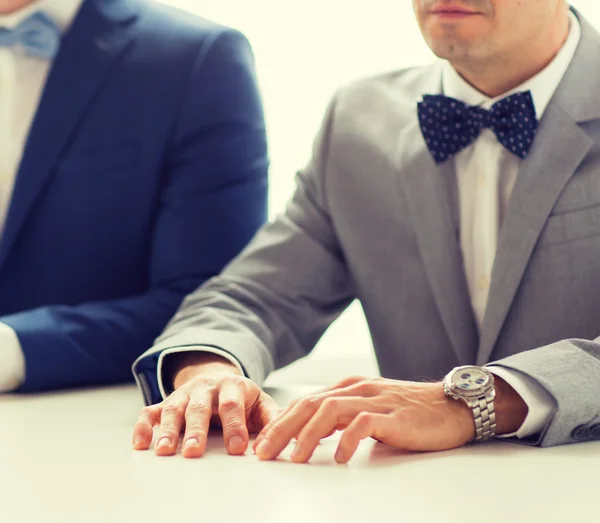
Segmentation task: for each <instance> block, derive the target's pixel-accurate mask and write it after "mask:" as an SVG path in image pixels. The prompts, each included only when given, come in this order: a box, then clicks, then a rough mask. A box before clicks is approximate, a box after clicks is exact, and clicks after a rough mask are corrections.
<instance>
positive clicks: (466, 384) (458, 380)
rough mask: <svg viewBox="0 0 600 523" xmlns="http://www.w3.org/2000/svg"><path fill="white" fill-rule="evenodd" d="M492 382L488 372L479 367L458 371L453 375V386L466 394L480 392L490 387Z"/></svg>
mask: <svg viewBox="0 0 600 523" xmlns="http://www.w3.org/2000/svg"><path fill="white" fill-rule="evenodd" d="M490 381H491V378H490V375H489V373H488V372H486V371H484V370H482V369H480V368H479V367H465V368H462V369H457V370H456V372H455V373H454V374H453V375H452V385H453V387H455V388H456V389H458V390H461V391H464V392H472V391H479V390H482V389H485V388H486V387H487V386H489V384H490Z"/></svg>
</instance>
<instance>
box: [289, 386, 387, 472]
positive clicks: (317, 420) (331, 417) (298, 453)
mask: <svg viewBox="0 0 600 523" xmlns="http://www.w3.org/2000/svg"><path fill="white" fill-rule="evenodd" d="M385 410H386V409H385V408H384V407H381V406H379V405H378V404H377V402H374V401H372V400H370V399H367V398H360V397H358V398H356V397H349V398H348V397H342V398H335V397H333V398H327V399H326V400H325V401H323V403H322V404H321V406H320V407H319V409H318V410H317V412H316V413H315V415H314V416H313V417H312V418H311V419H310V421H309V422H308V423H307V424H306V426H305V427H304V428H303V429H302V431H301V432H300V435H299V436H298V442H297V443H296V447H295V448H294V451H293V452H292V461H294V462H295V463H305V462H307V461H308V460H309V459H310V457H311V456H312V455H313V452H314V451H315V449H316V447H317V445H318V444H319V442H320V441H321V439H323V438H326V437H327V436H329V435H330V434H331V433H332V432H333V431H335V429H336V427H338V426H340V425H346V424H349V423H351V422H352V420H353V419H354V418H355V417H356V416H357V415H359V414H360V413H361V412H385Z"/></svg>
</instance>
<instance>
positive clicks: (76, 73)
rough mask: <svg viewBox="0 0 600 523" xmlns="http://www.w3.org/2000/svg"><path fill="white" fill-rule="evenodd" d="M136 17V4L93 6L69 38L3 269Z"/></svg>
mask: <svg viewBox="0 0 600 523" xmlns="http://www.w3.org/2000/svg"><path fill="white" fill-rule="evenodd" d="M135 14H136V8H135V4H134V3H133V2H132V1H131V0H111V1H103V0H87V1H86V2H84V3H83V5H82V7H81V10H80V12H79V14H78V16H77V18H76V20H75V21H74V23H73V26H72V28H71V30H70V31H69V32H68V33H67V34H66V35H65V36H64V38H63V41H62V44H61V49H60V51H59V53H58V55H57V56H56V59H55V61H54V64H53V66H52V69H51V71H50V73H49V75H48V79H47V82H46V86H45V88H44V91H43V95H42V99H41V101H40V105H39V107H38V110H37V113H36V116H35V118H34V121H33V123H32V127H31V131H30V133H29V137H28V140H27V143H26V146H25V150H24V154H23V160H22V161H21V165H20V167H19V170H18V173H17V178H16V181H15V187H14V192H13V196H12V199H11V204H10V207H9V211H8V214H7V217H6V228H5V231H4V234H3V238H2V242H0V268H1V267H2V265H3V264H4V262H5V261H6V258H7V255H8V253H9V251H10V249H11V248H12V246H13V245H14V243H15V241H16V239H17V238H18V236H19V233H20V232H21V230H22V228H23V226H24V224H25V222H26V219H27V217H28V215H29V213H30V212H31V210H32V207H33V206H34V204H35V202H36V200H37V198H38V197H39V196H40V195H41V193H42V191H43V188H44V185H45V184H46V183H48V182H49V180H50V177H51V174H52V172H53V168H54V167H55V165H56V163H57V161H58V160H59V159H60V158H61V156H62V155H63V154H64V152H65V150H66V149H67V148H68V146H69V144H70V142H71V140H72V139H73V136H74V134H75V133H76V131H77V128H78V126H79V124H80V123H81V121H82V120H83V119H84V117H85V113H86V110H87V108H88V107H89V105H90V103H92V101H93V98H94V95H95V94H96V93H97V91H98V89H99V88H100V87H101V85H102V81H103V79H104V78H105V77H106V75H107V73H108V72H109V71H110V68H111V66H112V65H113V64H114V62H115V60H116V59H117V58H118V57H119V55H120V53H121V52H122V51H123V49H124V48H125V46H126V44H127V43H128V42H129V40H130V30H129V29H130V27H131V21H132V20H133V19H134V18H135Z"/></svg>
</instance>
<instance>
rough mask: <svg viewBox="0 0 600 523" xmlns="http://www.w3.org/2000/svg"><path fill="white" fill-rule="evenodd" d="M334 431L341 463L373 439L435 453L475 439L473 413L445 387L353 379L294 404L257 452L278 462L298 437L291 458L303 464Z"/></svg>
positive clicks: (261, 440)
mask: <svg viewBox="0 0 600 523" xmlns="http://www.w3.org/2000/svg"><path fill="white" fill-rule="evenodd" d="M335 430H344V433H343V435H342V437H341V439H340V442H339V445H338V448H337V452H336V455H335V459H336V461H338V462H339V463H346V462H347V461H348V460H350V458H351V457H352V455H353V454H354V452H355V451H356V449H357V447H358V444H359V443H360V441H361V440H363V439H365V438H368V437H372V438H374V439H377V440H379V441H381V442H383V443H387V444H388V445H391V446H393V447H397V448H401V449H406V450H414V451H435V450H446V449H451V448H455V447H460V446H462V445H464V444H465V443H467V442H468V441H470V440H471V439H473V437H474V435H475V426H474V423H473V414H472V412H471V410H470V409H469V408H468V407H467V406H466V405H465V404H464V403H463V402H462V401H456V400H453V399H450V398H448V397H447V396H446V395H445V394H444V391H443V386H442V384H441V383H413V382H405V381H396V380H389V379H383V378H377V379H367V378H359V377H353V378H347V379H345V380H343V381H342V382H340V383H338V384H337V385H335V386H334V387H332V388H330V389H326V390H324V391H321V392H318V393H316V394H313V395H311V396H308V397H306V398H304V399H301V400H297V401H295V402H293V403H292V404H291V405H290V406H289V407H288V408H287V409H286V410H285V411H283V412H282V413H281V414H280V415H279V416H278V417H277V418H276V419H274V420H273V421H271V422H270V423H269V424H268V425H267V426H266V427H265V428H264V429H263V430H262V431H261V433H260V434H259V436H258V438H257V439H256V441H255V442H254V450H255V452H256V454H257V455H258V457H259V458H260V459H263V460H269V459H274V458H276V457H277V456H278V455H279V454H280V453H281V451H282V450H283V449H284V448H285V447H286V446H287V445H288V443H289V442H290V441H291V440H292V438H294V437H297V442H296V446H295V448H294V451H293V453H292V460H293V461H294V462H296V463H304V462H307V461H308V460H309V459H310V457H311V456H312V454H313V452H314V450H315V448H316V446H317V445H318V444H319V441H320V440H321V439H322V438H324V437H326V436H328V435H330V434H331V433H332V432H334V431H335Z"/></svg>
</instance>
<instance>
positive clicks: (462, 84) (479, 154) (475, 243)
mask: <svg viewBox="0 0 600 523" xmlns="http://www.w3.org/2000/svg"><path fill="white" fill-rule="evenodd" d="M570 22H571V23H570V31H569V36H568V38H567V40H566V42H565V44H564V45H563V47H562V49H561V50H560V51H559V53H558V54H557V55H556V57H555V58H554V59H553V60H552V62H551V63H550V64H549V65H548V66H547V67H546V68H544V69H543V70H542V71H541V72H540V73H538V74H537V75H536V76H534V77H533V78H531V79H529V80H528V81H527V82H525V83H524V84H522V85H520V86H519V87H516V88H515V89H513V90H511V91H509V92H507V93H505V94H503V95H502V96H499V97H497V98H494V99H491V98H488V97H487V96H485V95H484V94H482V93H480V92H479V91H477V90H476V89H475V88H474V87H472V86H470V85H469V84H468V83H467V82H466V81H465V80H464V79H463V78H461V76H460V75H459V74H458V73H457V72H456V70H455V69H454V68H453V67H452V65H450V63H449V62H445V63H444V68H443V73H442V85H443V91H444V94H445V95H446V96H450V97H452V98H456V99H458V100H461V101H463V102H465V103H466V104H468V105H475V106H480V107H483V108H485V109H490V108H491V106H492V105H493V104H494V103H495V102H497V101H498V100H500V99H502V98H505V97H506V96H509V95H511V94H513V93H515V92H519V91H531V94H532V97H533V100H534V104H535V108H536V115H537V118H538V120H539V119H541V118H542V116H543V114H544V111H545V110H546V107H547V106H548V103H549V102H550V99H551V98H552V96H553V95H554V92H555V91H556V88H557V87H558V85H559V84H560V82H561V80H562V78H563V76H564V74H565V72H566V70H567V68H568V67H569V65H570V63H571V60H572V59H573V55H574V54H575V51H576V49H577V46H578V44H579V40H580V38H581V26H580V24H579V20H577V17H576V16H575V15H574V14H573V13H572V12H571V13H570ZM415 110H416V109H415ZM454 161H455V167H456V173H457V182H458V194H459V206H460V242H461V249H462V253H463V258H464V265H465V273H466V276H467V284H468V287H469V294H470V297H471V302H472V305H473V311H474V313H475V319H476V322H477V326H478V328H479V329H481V325H482V323H483V317H484V314H485V309H486V306H487V299H488V293H489V288H490V282H491V276H492V267H493V264H494V259H495V257H496V249H497V246H498V235H499V232H500V228H501V226H502V220H503V218H504V214H505V212H506V209H507V207H508V201H509V199H510V196H511V193H512V189H513V187H514V185H515V181H516V179H517V175H518V172H519V168H520V166H521V162H522V160H520V159H519V158H517V157H516V156H514V155H513V154H512V153H510V152H509V151H507V150H506V149H505V148H504V147H503V146H502V145H501V144H500V143H499V142H498V140H497V138H496V135H495V134H494V133H493V132H492V131H490V130H489V129H484V130H483V131H482V133H481V135H480V136H479V137H478V139H477V140H476V141H475V142H474V143H473V144H471V145H470V146H469V147H467V148H466V149H464V150H462V151H461V152H460V153H459V154H458V155H456V157H455V158H454ZM193 350H197V351H201V352H211V353H216V354H219V355H221V356H223V357H224V358H226V359H228V360H229V361H231V362H232V363H233V364H235V365H236V366H237V367H238V369H240V370H242V367H241V365H240V363H239V362H238V361H237V360H236V359H235V358H234V357H233V356H231V355H230V354H229V353H227V352H225V351H222V350H218V349H215V348H213V347H204V346H197V347H175V348H173V349H170V350H167V351H164V352H163V353H162V354H161V355H160V357H159V360H158V384H159V388H160V392H161V394H162V396H163V398H165V397H166V396H167V394H168V392H169V391H168V390H166V389H165V387H164V384H163V382H162V365H163V361H164V358H165V357H166V356H168V355H169V354H175V353H178V352H189V351H193ZM489 369H490V371H491V372H493V373H494V374H495V375H496V376H499V377H500V378H502V379H504V380H505V381H506V382H507V383H508V384H509V385H510V386H511V387H513V389H515V391H517V393H518V394H519V395H520V396H521V397H522V398H523V400H524V401H525V403H526V404H527V406H528V413H527V417H526V419H525V421H524V422H523V424H522V425H521V427H520V428H519V430H518V431H517V432H516V433H514V434H507V435H505V437H511V436H516V437H518V438H526V437H528V436H532V435H534V434H537V433H539V432H540V431H541V430H542V429H543V428H544V427H545V426H546V425H547V423H548V421H549V420H550V417H551V416H552V412H553V410H554V406H555V402H554V398H553V397H552V396H551V395H550V394H549V393H548V392H547V391H546V389H544V388H543V387H542V386H541V385H540V384H539V383H538V382H537V381H535V380H534V379H532V378H530V377H529V376H527V375H525V374H523V373H521V372H519V371H515V370H507V369H505V368H501V367H497V366H490V367H489Z"/></svg>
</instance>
